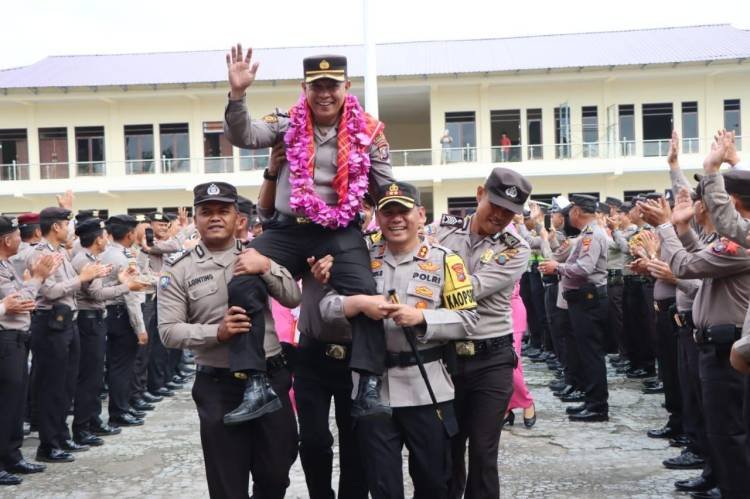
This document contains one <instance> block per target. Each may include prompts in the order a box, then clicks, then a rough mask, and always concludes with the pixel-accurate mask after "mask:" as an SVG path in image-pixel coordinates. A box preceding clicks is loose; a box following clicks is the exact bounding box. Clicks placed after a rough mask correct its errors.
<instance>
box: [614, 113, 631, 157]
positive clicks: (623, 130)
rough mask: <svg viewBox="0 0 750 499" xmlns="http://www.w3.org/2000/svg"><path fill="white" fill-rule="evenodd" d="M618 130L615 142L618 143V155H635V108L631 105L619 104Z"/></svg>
mask: <svg viewBox="0 0 750 499" xmlns="http://www.w3.org/2000/svg"><path fill="white" fill-rule="evenodd" d="M617 124H618V128H619V130H620V133H619V135H618V137H617V140H618V141H619V143H620V155H621V156H632V155H634V154H635V106H633V105H632V104H620V106H619V108H618V120H617Z"/></svg>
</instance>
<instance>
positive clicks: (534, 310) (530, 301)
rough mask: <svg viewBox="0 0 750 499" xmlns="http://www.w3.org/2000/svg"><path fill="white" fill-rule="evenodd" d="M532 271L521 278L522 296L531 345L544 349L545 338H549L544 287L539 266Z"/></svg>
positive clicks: (535, 266) (535, 265) (534, 266)
mask: <svg viewBox="0 0 750 499" xmlns="http://www.w3.org/2000/svg"><path fill="white" fill-rule="evenodd" d="M531 269H532V270H529V271H527V272H524V273H523V276H521V288H520V294H521V300H523V304H524V306H525V307H526V321H527V323H528V326H529V339H530V344H531V346H532V347H534V348H543V346H544V342H545V338H548V337H549V330H548V329H547V314H546V312H545V311H544V286H543V285H542V276H541V275H540V274H539V271H538V270H537V269H538V266H537V264H534V265H533V266H532V267H531ZM547 346H549V345H547Z"/></svg>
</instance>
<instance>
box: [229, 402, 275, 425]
mask: <svg viewBox="0 0 750 499" xmlns="http://www.w3.org/2000/svg"><path fill="white" fill-rule="evenodd" d="M279 409H281V399H278V398H277V399H274V400H272V401H271V402H269V403H267V404H266V405H264V406H262V407H261V408H260V409H258V410H257V411H255V412H252V413H250V414H248V415H246V416H234V417H232V416H229V414H227V415H226V416H224V424H225V425H227V426H234V425H238V424H242V423H246V422H247V421H252V420H253V419H258V418H259V417H261V416H265V415H266V414H270V413H272V412H276V411H278V410H279Z"/></svg>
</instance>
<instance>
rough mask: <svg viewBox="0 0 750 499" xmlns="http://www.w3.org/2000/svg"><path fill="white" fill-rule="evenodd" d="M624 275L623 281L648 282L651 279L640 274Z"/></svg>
mask: <svg viewBox="0 0 750 499" xmlns="http://www.w3.org/2000/svg"><path fill="white" fill-rule="evenodd" d="M624 277H625V282H637V283H640V284H648V283H650V282H651V279H649V278H648V277H643V276H640V275H626V276H624Z"/></svg>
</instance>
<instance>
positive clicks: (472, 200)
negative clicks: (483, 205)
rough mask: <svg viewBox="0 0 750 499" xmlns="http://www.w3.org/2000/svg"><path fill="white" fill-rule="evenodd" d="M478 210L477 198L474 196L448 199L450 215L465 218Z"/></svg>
mask: <svg viewBox="0 0 750 499" xmlns="http://www.w3.org/2000/svg"><path fill="white" fill-rule="evenodd" d="M476 209H477V198H476V197H474V196H467V197H458V198H448V214H449V215H454V216H457V217H465V216H466V215H470V214H472V213H474V212H475V211H476Z"/></svg>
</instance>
